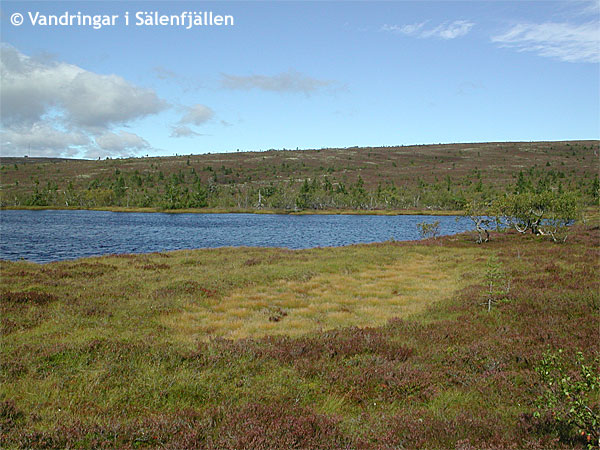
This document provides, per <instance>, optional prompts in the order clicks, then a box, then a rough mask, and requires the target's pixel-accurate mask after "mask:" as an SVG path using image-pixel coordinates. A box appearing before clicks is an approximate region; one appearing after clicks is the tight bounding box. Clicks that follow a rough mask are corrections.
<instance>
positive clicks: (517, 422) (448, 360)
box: [0, 224, 600, 448]
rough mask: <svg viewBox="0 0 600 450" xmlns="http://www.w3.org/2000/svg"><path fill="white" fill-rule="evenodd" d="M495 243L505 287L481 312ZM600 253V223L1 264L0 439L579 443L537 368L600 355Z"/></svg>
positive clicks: (78, 443)
mask: <svg viewBox="0 0 600 450" xmlns="http://www.w3.org/2000/svg"><path fill="white" fill-rule="evenodd" d="M492 254H493V255H496V256H497V257H498V259H499V261H500V262H501V264H502V265H503V268H504V269H505V270H506V271H507V273H509V275H510V277H511V282H512V284H511V290H510V292H509V293H508V294H507V296H506V298H505V299H504V300H503V301H500V302H497V303H496V304H495V305H494V307H493V309H492V311H491V312H489V313H488V312H487V310H486V306H485V305H483V303H484V302H485V298H486V296H485V295H486V294H485V286H484V285H483V284H482V280H483V278H484V272H485V264H486V261H487V259H488V258H489V256H490V255H492ZM598 256H599V233H598V229H597V227H595V225H594V224H592V225H587V227H583V226H580V227H578V228H577V229H576V231H575V232H574V233H573V235H572V236H571V237H570V238H569V240H568V241H567V243H566V244H561V245H556V244H553V243H551V242H549V241H547V240H543V239H541V238H536V237H532V236H518V235H516V234H514V233H501V234H498V233H496V234H493V236H492V241H491V242H489V243H487V244H485V245H480V246H478V245H476V244H474V243H473V240H472V237H471V236H469V235H467V234H465V235H458V236H452V237H444V238H441V239H437V240H428V241H423V242H419V243H399V242H387V243H382V244H371V245H358V246H350V247H344V248H324V249H311V250H298V251H292V250H283V249H258V248H223V249H212V250H194V251H177V252H169V253H155V254H148V255H121V256H105V257H96V258H86V259H81V260H76V261H65V262H57V263H51V264H45V265H38V264H33V263H28V262H23V261H20V262H6V261H3V262H0V274H1V277H2V291H1V306H2V311H1V313H2V314H1V315H2V348H1V369H2V372H1V378H0V380H1V387H0V401H1V402H0V405H1V409H0V436H1V440H0V446H3V447H8V448H11V447H36V448H41V447H50V448H64V447H79V448H97V447H108V448H115V447H118V448H129V447H131V448H136V447H172V448H273V447H277V448H290V447H301V448H302V447H303V448H316V447H319V448H341V447H361V448H390V447H395V448H400V447H405V448H454V447H461V448H471V447H469V445H471V446H472V447H477V448H500V447H502V448H535V447H537V448H549V447H552V448H561V447H578V446H584V445H585V442H583V441H581V440H580V439H579V438H577V436H576V434H575V433H572V434H568V433H567V435H561V434H560V433H559V431H557V430H558V427H553V426H551V425H552V424H551V423H546V422H541V421H539V420H538V421H536V420H534V419H533V418H532V416H531V413H532V412H533V411H534V402H535V399H536V398H537V396H538V395H539V392H540V386H539V383H538V382H537V381H536V378H535V374H534V372H533V368H534V367H535V365H536V363H537V361H538V360H539V358H540V357H541V355H542V353H543V352H544V351H545V350H546V349H547V348H548V346H550V347H551V348H564V349H565V350H566V352H567V354H571V353H573V352H574V351H575V350H576V349H581V350H583V351H584V352H585V353H586V354H587V355H588V356H591V357H593V356H594V355H596V356H597V355H600V349H599V348H598V342H599V340H598V337H599V336H598V329H597V318H598V311H599V306H600V300H599V294H598V292H599V289H598V288H599V280H598V276H597V274H598V270H597V269H598V261H599V259H598ZM595 401H600V399H596V400H595ZM592 406H593V405H592Z"/></svg>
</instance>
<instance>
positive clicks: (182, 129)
mask: <svg viewBox="0 0 600 450" xmlns="http://www.w3.org/2000/svg"><path fill="white" fill-rule="evenodd" d="M193 136H202V134H200V133H196V132H195V131H194V130H192V129H191V128H190V127H187V126H185V125H179V126H174V127H173V128H172V131H171V137H173V138H185V137H193Z"/></svg>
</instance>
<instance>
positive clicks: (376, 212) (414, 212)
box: [0, 206, 465, 216]
mask: <svg viewBox="0 0 600 450" xmlns="http://www.w3.org/2000/svg"><path fill="white" fill-rule="evenodd" d="M0 210H31V211H40V210H59V211H60V210H70V211H112V212H125V213H127V212H134V213H163V214H286V215H367V216H463V215H465V212H464V211H451V210H432V209H399V210H382V209H372V210H354V209H324V210H315V209H309V210H293V209H292V210H289V209H254V208H248V209H243V208H231V209H227V208H186V209H161V208H127V207H123V206H106V207H99V208H83V207H81V206H73V207H71V206H2V207H0Z"/></svg>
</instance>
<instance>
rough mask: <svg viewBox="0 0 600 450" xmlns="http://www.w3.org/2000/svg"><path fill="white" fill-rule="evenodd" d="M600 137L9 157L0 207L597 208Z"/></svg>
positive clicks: (4, 161)
mask: <svg viewBox="0 0 600 450" xmlns="http://www.w3.org/2000/svg"><path fill="white" fill-rule="evenodd" d="M598 151H599V142H598V141H571V142H524V143H519V142H516V143H483V144H445V145H421V146H403V147H378V148H358V147H355V148H343V149H321V150H295V151H289V150H269V151H265V152H236V153H224V154H201V155H189V156H186V155H184V156H175V157H142V158H129V159H109V158H107V159H105V160H97V161H90V160H67V159H62V160H61V159H56V158H55V159H44V158H27V157H23V158H7V157H4V158H1V160H0V163H1V166H0V177H1V178H0V183H1V190H0V205H1V206H2V207H5V208H10V207H23V206H48V207H78V208H103V207H126V208H127V207H129V208H156V209H164V210H176V209H187V208H213V209H227V210H237V209H239V210H248V209H272V210H285V211H291V210H294V211H298V210H336V209H339V210H406V209H409V210H411V209H412V210H463V209H465V207H466V206H467V205H468V203H469V202H470V201H471V199H473V198H477V199H478V200H479V201H481V202H486V201H493V200H495V199H497V198H499V197H501V196H503V195H506V194H520V193H526V192H530V193H535V194H541V193H544V192H554V193H557V194H562V193H563V192H572V193H576V194H577V196H578V198H579V199H580V201H581V203H582V204H583V205H594V204H595V205H597V204H598V196H599V190H600V182H599V178H598V167H599V166H598V161H599V160H598Z"/></svg>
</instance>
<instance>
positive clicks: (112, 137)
mask: <svg viewBox="0 0 600 450" xmlns="http://www.w3.org/2000/svg"><path fill="white" fill-rule="evenodd" d="M95 140H96V144H98V147H100V148H101V149H103V150H108V151H111V152H116V153H118V152H124V151H128V150H143V149H146V148H149V147H150V144H148V142H147V141H146V140H145V139H143V138H142V137H140V136H138V135H137V134H135V133H128V132H127V131H123V130H121V131H119V132H118V133H113V132H112V131H108V132H106V133H104V134H102V135H100V136H97V137H96V139H95Z"/></svg>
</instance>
